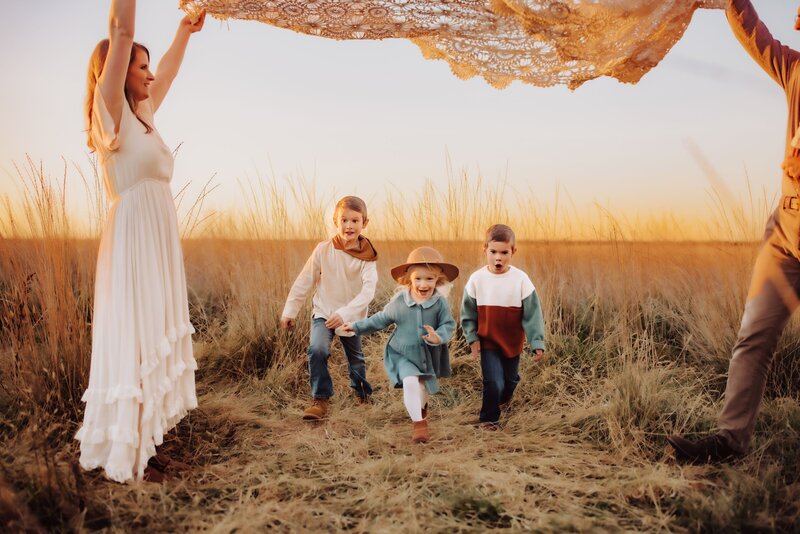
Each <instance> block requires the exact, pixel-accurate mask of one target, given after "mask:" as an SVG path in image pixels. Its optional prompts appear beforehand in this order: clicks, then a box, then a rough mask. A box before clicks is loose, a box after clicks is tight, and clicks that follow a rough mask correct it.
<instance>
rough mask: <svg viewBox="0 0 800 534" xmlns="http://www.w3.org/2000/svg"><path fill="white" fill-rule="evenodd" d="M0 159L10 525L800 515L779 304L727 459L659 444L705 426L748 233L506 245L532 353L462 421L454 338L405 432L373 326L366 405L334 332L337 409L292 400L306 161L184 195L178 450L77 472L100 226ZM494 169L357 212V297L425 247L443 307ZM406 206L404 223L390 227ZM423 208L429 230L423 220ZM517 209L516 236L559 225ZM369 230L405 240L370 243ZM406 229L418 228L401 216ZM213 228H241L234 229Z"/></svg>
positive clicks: (472, 263) (314, 212) (792, 380)
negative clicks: (193, 361) (309, 407)
mask: <svg viewBox="0 0 800 534" xmlns="http://www.w3.org/2000/svg"><path fill="white" fill-rule="evenodd" d="M20 175H21V179H25V180H28V181H29V182H30V183H29V186H28V187H29V190H30V191H31V193H30V197H29V198H28V200H27V201H26V203H24V205H23V208H24V209H23V210H22V212H23V213H24V214H25V217H27V219H22V218H20V217H18V216H15V218H14V219H13V224H12V225H11V226H9V225H8V221H7V219H4V221H3V224H4V225H5V226H3V227H2V228H3V233H2V238H0V333H1V334H2V335H1V336H0V340H1V343H0V360H2V364H0V385H1V386H0V434H2V440H3V443H4V447H3V449H2V451H0V522H2V524H3V525H4V526H5V527H6V530H8V529H18V530H21V529H29V530H33V531H36V530H54V531H71V530H78V531H81V530H93V529H100V528H108V529H110V530H145V529H147V530H153V531H175V530H177V531H187V530H211V531H215V532H232V531H258V530H266V529H275V530H279V531H287V532H288V531H304V530H305V531H311V530H313V531H320V530H321V531H338V530H350V531H355V532H365V531H376V530H377V531H388V532H393V531H398V532H406V531H415V530H426V531H435V532H478V531H484V530H487V529H492V528H504V529H511V530H514V531H523V530H524V531H528V530H536V531H542V532H556V531H559V532H560V531H563V530H573V531H585V530H595V531H620V530H654V531H657V530H665V531H697V530H707V531H721V530H725V531H728V530H732V531H751V530H754V529H755V530H762V531H770V530H772V531H790V530H792V529H793V528H796V527H795V525H796V524H797V522H798V520H800V517H798V516H799V515H800V509H799V508H798V502H800V480H799V479H798V473H799V472H800V470H799V469H798V468H799V467H800V465H798V458H800V403H799V402H798V401H799V400H800V399H799V396H800V387H799V386H798V384H800V363H798V362H800V359H798V354H797V353H798V341H797V340H798V339H800V336H799V335H798V323H797V321H793V322H792V323H791V324H790V325H789V327H788V329H787V332H786V334H785V335H784V337H783V340H782V342H781V344H780V347H779V350H778V354H777V356H776V360H775V365H774V368H773V373H772V376H771V377H770V381H769V385H768V390H767V393H766V400H765V403H764V406H763V410H762V414H761V416H760V418H759V423H758V427H757V431H756V437H755V443H754V450H753V452H752V453H751V454H750V455H749V456H748V457H747V458H746V459H744V460H743V461H740V462H738V463H737V464H735V465H733V466H730V467H715V466H711V467H696V468H695V467H688V468H684V467H680V466H677V465H675V464H674V462H673V461H672V460H671V457H670V455H669V454H668V452H667V449H666V447H665V442H664V436H665V435H666V434H669V433H673V432H681V433H690V434H691V433H698V434H699V433H703V432H706V431H708V430H710V429H712V428H713V426H714V421H715V417H716V413H717V411H718V409H719V406H720V396H721V392H722V391H723V389H724V381H725V372H726V369H727V361H728V357H729V351H730V348H731V346H732V343H733V340H734V336H735V331H736V326H737V324H738V322H739V319H740V315H741V310H742V306H743V302H744V297H745V292H746V287H747V281H748V276H749V272H750V268H751V266H752V262H753V258H754V254H755V252H756V248H757V245H756V244H755V243H753V242H745V243H718V242H710V243H666V242H635V241H630V240H628V239H626V237H627V235H626V233H625V231H623V229H624V223H621V222H620V221H614V223H613V225H612V226H613V227H614V228H617V230H614V231H612V232H611V234H610V235H611V236H613V237H615V239H613V240H608V241H603V242H561V241H556V240H553V241H548V242H542V241H531V240H524V241H521V242H520V245H519V248H520V250H519V253H518V255H517V256H516V257H515V264H516V265H518V266H519V267H521V268H523V269H525V270H526V271H527V272H529V273H530V274H531V277H532V278H533V280H534V282H535V284H536V286H537V290H538V291H539V292H540V294H541V297H542V302H543V305H544V314H545V321H546V325H547V329H548V359H547V360H546V362H545V363H544V364H540V365H536V364H534V363H533V362H532V361H531V360H528V359H525V360H523V363H522V370H521V373H522V375H523V382H522V384H521V386H520V388H519V389H518V393H517V395H516V398H515V401H514V403H513V406H512V408H511V410H510V412H508V413H507V414H506V415H505V416H504V426H503V430H502V431H501V432H498V433H481V432H479V431H478V430H477V429H476V428H475V427H474V425H472V424H471V422H472V421H474V419H475V418H476V415H477V410H478V408H479V405H480V380H481V378H480V369H479V368H478V366H477V365H476V364H475V363H474V362H472V361H471V360H469V359H468V358H467V357H466V347H465V345H464V342H463V340H462V339H461V338H460V337H458V336H456V338H455V339H454V340H453V342H452V344H451V348H452V353H453V356H454V365H453V376H452V377H451V378H450V379H446V380H443V386H444V387H443V392H442V394H441V395H438V396H436V397H434V399H433V400H432V406H431V414H432V415H431V428H432V432H433V435H434V439H433V441H432V442H431V443H429V444H427V445H425V446H413V445H412V444H411V443H410V439H409V438H410V429H409V425H408V421H407V416H406V415H405V413H404V408H403V405H402V400H401V395H399V394H398V392H396V391H394V390H392V389H391V388H390V387H389V385H388V384H387V383H386V380H385V378H384V375H383V370H382V362H381V355H382V349H383V343H384V342H385V339H386V336H385V335H374V336H369V337H366V338H365V340H364V349H365V353H366V355H367V365H368V376H369V378H370V380H371V381H372V382H373V384H374V385H376V386H378V389H377V390H376V393H375V395H374V399H373V403H372V404H371V405H369V406H360V405H358V404H357V403H356V402H355V401H354V400H353V399H352V397H351V396H350V395H349V393H348V391H347V379H346V366H345V365H344V363H343V358H342V354H341V351H340V350H339V348H338V346H335V348H334V354H333V357H332V360H331V367H332V373H333V376H334V383H335V385H336V397H335V403H334V411H333V414H332V417H331V418H330V420H329V421H328V422H326V423H324V424H322V425H316V426H309V425H306V424H305V423H304V422H302V421H301V420H300V413H301V410H302V408H303V405H304V403H305V402H307V396H308V393H307V389H308V387H307V376H306V373H305V363H304V362H305V356H304V351H305V346H306V343H307V332H308V328H309V322H308V318H307V315H308V314H307V313H306V314H303V315H301V320H300V321H299V324H298V327H297V330H296V332H293V333H288V334H287V333H285V332H283V331H281V330H280V329H279V328H278V317H279V313H280V310H281V307H282V304H283V299H284V298H285V295H286V292H287V291H288V288H289V286H290V284H291V282H292V280H293V278H294V276H295V275H296V273H297V272H299V270H300V268H301V266H302V264H303V262H304V261H305V259H306V257H307V255H308V254H309V253H310V251H311V249H312V247H313V245H314V242H315V241H314V240H315V239H319V238H321V237H323V236H324V235H325V234H326V233H327V231H328V229H329V227H327V226H326V222H325V221H327V220H329V218H330V213H329V212H328V210H329V206H330V205H331V204H332V199H331V198H328V197H325V196H321V195H320V194H319V193H317V192H316V191H315V190H314V188H313V186H312V185H311V184H308V183H302V182H298V183H295V184H289V186H288V187H287V186H281V185H278V183H277V182H275V181H273V182H269V181H266V180H262V181H261V182H260V185H259V187H261V188H262V190H260V191H259V190H257V189H254V190H253V192H252V194H251V195H248V197H247V198H248V201H247V202H248V204H247V205H246V209H245V210H244V213H245V215H244V216H242V217H241V218H238V219H234V218H230V219H227V220H226V219H225V216H224V215H217V216H212V217H211V218H208V219H205V220H204V218H205V217H206V215H202V214H201V213H202V209H201V208H200V206H201V205H202V203H203V202H202V198H201V199H199V200H198V201H197V202H194V209H193V210H192V209H188V210H187V211H186V212H184V216H183V220H184V231H185V232H186V233H187V234H189V235H194V236H195V237H194V238H192V239H188V240H187V241H186V242H185V244H184V252H185V261H186V268H187V277H188V287H189V295H190V306H191V315H192V320H193V323H194V324H195V327H196V329H197V332H198V333H197V335H196V336H195V350H196V356H197V358H198V361H199V364H200V369H199V371H198V391H199V394H200V408H199V409H198V410H196V411H194V412H193V413H192V414H191V415H190V416H189V417H187V418H186V419H185V420H184V421H183V422H182V423H181V424H180V425H179V426H178V428H177V429H176V430H175V431H174V432H173V433H171V434H170V435H169V436H168V438H167V441H166V443H165V449H166V450H167V452H168V453H169V454H171V455H173V456H175V457H177V458H179V459H182V460H185V461H188V462H189V463H191V464H192V469H191V470H190V471H189V472H188V473H186V474H185V475H184V476H182V477H181V478H180V479H179V480H176V481H173V482H170V483H169V484H167V485H164V486H157V485H148V484H133V485H118V484H115V483H110V482H107V481H105V480H104V479H103V477H102V475H101V474H100V473H98V472H91V473H86V472H83V471H82V470H80V469H79V468H78V467H77V464H76V460H77V454H78V451H77V446H76V444H75V443H74V442H73V441H72V436H73V434H74V432H75V430H76V429H77V425H78V424H79V421H80V418H81V405H80V403H79V398H80V395H81V393H82V390H83V387H84V386H85V383H86V379H87V376H86V374H87V370H88V357H89V347H90V346H89V337H90V325H91V300H92V284H93V274H94V272H93V271H94V258H95V254H96V246H97V243H96V240H94V239H88V238H85V239H78V238H76V237H75V236H74V235H71V233H70V232H73V233H74V232H75V231H74V230H73V226H72V225H73V223H72V222H71V219H70V216H69V214H68V213H67V206H68V202H67V200H66V199H65V198H64V194H63V190H64V188H63V186H62V185H59V184H63V179H59V180H56V181H50V180H49V178H48V177H47V175H46V174H45V173H44V172H43V171H42V169H40V168H38V167H36V166H35V165H33V163H32V162H29V164H28V166H26V167H22V168H20ZM87 183H91V181H90V180H87ZM210 187H211V186H208V188H207V189H206V190H209V188H210ZM293 187H294V189H293ZM431 187H432V186H431ZM503 187H504V186H503V185H502V184H499V185H496V186H491V187H490V186H488V185H486V184H484V183H482V182H481V183H478V182H476V181H470V180H468V179H467V178H466V177H464V176H460V177H456V178H455V179H453V180H451V182H450V184H449V186H448V189H447V192H446V193H445V192H442V191H436V190H431V191H424V192H422V193H420V195H421V197H424V198H425V199H427V202H428V203H427V204H426V203H424V202H420V201H419V200H420V198H413V199H407V198H400V197H396V196H395V197H391V198H390V199H389V200H387V206H388V207H387V206H384V208H385V209H382V210H373V213H374V216H373V222H372V223H371V226H370V228H369V230H370V235H371V236H373V237H374V238H375V242H376V246H377V248H378V250H379V252H380V260H379V264H378V266H379V271H380V276H381V283H380V286H379V289H378V294H377V296H376V299H375V302H374V303H373V309H375V310H377V309H379V308H380V307H381V306H382V305H383V303H385V302H386V301H387V300H388V298H389V297H390V295H391V292H392V291H393V289H394V288H393V285H392V283H391V282H390V281H389V280H390V278H389V276H388V270H389V268H390V267H391V266H392V265H393V264H395V263H399V262H401V261H403V260H404V259H405V256H406V255H407V253H408V251H409V250H410V249H411V248H412V247H414V246H416V245H418V244H421V243H423V242H424V243H430V242H433V244H435V246H436V247H437V248H439V249H440V250H441V251H442V252H443V254H444V255H445V257H446V258H447V259H448V260H449V261H451V262H453V263H455V264H457V265H459V266H460V267H461V269H462V272H463V273H464V274H465V276H462V277H461V278H460V279H459V280H458V281H457V283H456V284H455V287H454V289H453V295H454V298H453V299H452V300H453V309H454V312H455V313H456V314H457V311H458V309H457V308H458V306H457V304H456V302H457V298H456V297H457V295H459V294H460V292H461V290H462V287H463V285H462V284H463V283H464V282H465V280H466V274H467V273H469V272H470V271H471V270H473V269H475V268H478V267H479V266H480V265H481V261H482V259H481V250H480V243H479V242H478V241H476V240H475V237H476V232H474V230H473V227H474V226H478V227H479V228H482V227H484V226H486V223H487V221H494V220H497V219H495V218H503V217H504V216H505V217H508V218H509V220H511V221H512V224H516V221H517V220H515V219H513V217H514V211H513V210H512V209H511V208H510V207H509V208H508V211H507V212H504V211H503V209H505V208H500V207H499V206H502V204H501V200H500V199H502V198H504V193H503ZM474 191H479V192H483V193H489V194H481V195H472V194H471V193H470V192H474ZM486 199H488V200H486ZM182 205H183V206H184V207H186V206H189V204H188V203H186V202H184V203H182ZM298 205H300V206H302V207H299V208H298ZM97 206H99V208H98V211H100V208H102V202H100V203H98V204H97ZM553 211H556V210H555V209H554V210H553ZM559 211H560V208H559ZM9 213H10V208H7V210H6V214H9ZM409 213H413V214H414V220H416V221H419V222H417V223H412V224H408V221H409V218H408V217H404V216H403V215H404V214H409ZM297 214H302V217H304V218H307V220H308V224H305V225H302V227H301V228H299V229H297V230H296V231H302V232H304V234H303V235H301V236H295V235H293V234H291V231H290V228H289V226H287V224H290V225H291V228H292V229H294V228H295V226H294V225H295V223H296V221H295V219H294V217H298V215H297ZM518 216H519V217H520V219H519V221H522V219H523V218H522V215H521V214H520V215H518ZM381 217H387V218H386V219H381ZM611 219H613V218H612V217H610V216H609V220H611ZM437 220H438V221H439V225H440V226H441V225H442V224H444V228H439V229H438V230H436V229H435V228H434V227H433V223H434V221H437ZM23 221H24V222H23ZM287 221H288V222H287ZM400 221H406V224H407V226H405V227H401V226H400ZM226 224H228V225H230V226H227V227H226V226H225V225H226ZM415 224H419V225H420V226H414V225H415ZM451 224H452V227H451V226H448V225H451ZM529 224H532V225H533V226H529V227H527V228H526V227H525V226H521V227H520V228H522V230H521V231H520V233H521V234H523V235H537V234H535V233H534V234H525V232H535V231H542V232H544V231H545V230H542V229H546V228H548V227H552V226H555V224H556V223H554V222H552V220H551V222H547V221H544V222H542V221H541V218H538V219H537V222H536V223H535V224H534V223H529ZM14 225H16V226H14ZM236 225H241V226H236ZM381 225H387V226H388V227H389V228H391V229H392V231H394V232H396V233H395V234H393V235H394V236H395V237H398V238H411V237H415V238H416V239H413V240H412V239H405V240H403V239H395V240H387V239H382V238H380V237H378V236H380V235H381V234H380V233H379V229H381ZM9 228H11V229H12V230H11V231H9ZM15 228H16V230H14V229H15ZM30 228H33V229H36V232H37V237H36V238H35V239H32V238H31V237H30V235H27V234H25V232H27V231H29V230H28V229H30ZM226 228H227V230H226ZM421 228H429V229H431V232H432V233H429V234H425V233H417V234H415V232H420V231H421V230H420V229H421ZM437 228H438V227H437ZM537 228H538V229H539V230H536V229H537ZM232 229H235V230H236V231H237V232H239V231H241V232H243V234H244V235H245V236H246V237H248V238H251V239H241V238H238V239H233V238H232V237H233V236H232V235H227V234H226V232H231V231H232ZM292 231H295V230H292ZM436 232H440V233H436ZM605 232H606V230H602V231H598V235H602V234H604V233H605ZM387 234H388V232H387ZM550 235H552V234H550ZM276 236H288V237H290V239H281V240H278V239H274V238H275V237H276ZM256 238H257V239H256Z"/></svg>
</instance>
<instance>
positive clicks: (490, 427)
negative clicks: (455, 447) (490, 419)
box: [478, 423, 500, 432]
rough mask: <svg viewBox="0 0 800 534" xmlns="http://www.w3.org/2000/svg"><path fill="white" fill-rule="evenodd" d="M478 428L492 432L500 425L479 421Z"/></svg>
mask: <svg viewBox="0 0 800 534" xmlns="http://www.w3.org/2000/svg"><path fill="white" fill-rule="evenodd" d="M478 428H479V429H481V430H485V431H487V432H494V431H496V430H497V429H498V428H500V427H499V426H498V424H497V423H481V424H479V425H478Z"/></svg>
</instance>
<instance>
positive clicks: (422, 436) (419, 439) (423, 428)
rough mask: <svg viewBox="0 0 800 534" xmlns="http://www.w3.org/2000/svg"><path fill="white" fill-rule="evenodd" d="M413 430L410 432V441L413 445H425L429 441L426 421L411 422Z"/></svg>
mask: <svg viewBox="0 0 800 534" xmlns="http://www.w3.org/2000/svg"><path fill="white" fill-rule="evenodd" d="M411 424H412V425H413V429H412V431H411V441H413V442H414V443H426V442H427V441H428V439H429V436H428V421H426V420H425V419H423V420H422V421H413V422H412V423H411Z"/></svg>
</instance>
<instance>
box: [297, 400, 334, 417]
mask: <svg viewBox="0 0 800 534" xmlns="http://www.w3.org/2000/svg"><path fill="white" fill-rule="evenodd" d="M328 406H330V401H329V400H328V399H314V402H312V403H311V406H309V407H308V408H306V409H305V410H303V419H305V420H306V421H320V420H322V419H325V418H326V417H328Z"/></svg>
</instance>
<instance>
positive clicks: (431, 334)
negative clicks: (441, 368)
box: [422, 324, 442, 345]
mask: <svg viewBox="0 0 800 534" xmlns="http://www.w3.org/2000/svg"><path fill="white" fill-rule="evenodd" d="M422 328H424V329H425V331H426V332H427V334H425V335H424V336H422V339H424V340H425V341H427V342H428V343H430V344H432V345H438V344H439V343H441V342H442V338H440V337H439V334H437V333H436V330H434V329H433V327H432V326H431V325H429V324H426V325H422Z"/></svg>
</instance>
